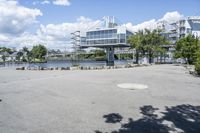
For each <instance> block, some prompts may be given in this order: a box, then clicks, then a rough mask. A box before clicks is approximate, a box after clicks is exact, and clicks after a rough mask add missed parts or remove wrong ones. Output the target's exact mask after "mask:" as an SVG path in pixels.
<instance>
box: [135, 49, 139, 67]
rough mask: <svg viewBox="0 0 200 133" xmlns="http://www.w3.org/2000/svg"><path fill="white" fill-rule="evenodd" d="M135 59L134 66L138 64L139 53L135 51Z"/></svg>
mask: <svg viewBox="0 0 200 133" xmlns="http://www.w3.org/2000/svg"><path fill="white" fill-rule="evenodd" d="M135 57H136V64H139V51H138V50H136V54H135Z"/></svg>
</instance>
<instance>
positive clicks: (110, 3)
mask: <svg viewBox="0 0 200 133" xmlns="http://www.w3.org/2000/svg"><path fill="white" fill-rule="evenodd" d="M195 15H196V16H200V0H0V46H7V47H11V48H17V49H20V48H22V47H24V46H27V47H32V46H33V45H37V44H39V43H41V44H43V45H45V46H47V47H48V48H49V49H65V48H67V49H68V48H69V49H70V47H71V44H70V33H71V32H74V31H76V30H80V31H82V32H84V31H86V30H87V29H89V28H92V27H94V28H96V26H97V27H98V26H99V25H100V24H101V23H102V21H103V17H104V16H115V17H116V18H117V21H118V23H120V24H121V25H123V26H126V27H127V28H128V29H130V30H132V31H134V32H136V31H137V30H139V29H144V28H149V29H154V28H156V26H157V23H158V22H159V21H162V20H164V21H166V22H168V23H172V22H175V21H177V20H178V19H181V18H184V17H187V16H195Z"/></svg>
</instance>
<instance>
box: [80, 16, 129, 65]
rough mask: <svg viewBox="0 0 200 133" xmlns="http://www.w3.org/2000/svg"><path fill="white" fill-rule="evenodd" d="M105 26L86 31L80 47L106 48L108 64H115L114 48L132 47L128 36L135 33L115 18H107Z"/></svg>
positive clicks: (81, 38)
mask: <svg viewBox="0 0 200 133" xmlns="http://www.w3.org/2000/svg"><path fill="white" fill-rule="evenodd" d="M105 25H106V26H105V28H101V29H95V30H89V31H86V35H85V36H84V37H80V48H89V47H97V48H103V49H105V50H106V54H107V65H114V49H115V48H119V47H130V44H128V43H127V40H128V38H129V37H130V36H131V35H133V33H132V32H131V31H129V30H128V29H127V28H126V27H125V26H118V25H117V24H116V23H115V20H114V17H113V18H110V17H108V18H106V24H105Z"/></svg>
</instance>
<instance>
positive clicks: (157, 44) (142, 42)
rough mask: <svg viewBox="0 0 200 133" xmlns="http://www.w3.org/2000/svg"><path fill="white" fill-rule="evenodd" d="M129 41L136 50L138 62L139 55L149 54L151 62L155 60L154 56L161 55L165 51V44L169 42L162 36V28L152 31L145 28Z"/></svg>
mask: <svg viewBox="0 0 200 133" xmlns="http://www.w3.org/2000/svg"><path fill="white" fill-rule="evenodd" d="M128 42H129V43H130V44H131V48H133V49H135V50H136V55H135V57H136V63H138V59H139V55H140V53H142V55H145V53H147V54H148V58H149V63H152V62H153V58H154V56H156V55H157V56H159V55H161V54H162V53H165V50H164V48H163V47H162V46H163V45H166V44H169V42H168V41H167V40H166V38H165V37H164V36H162V34H161V31H160V30H153V31H150V30H148V29H145V30H144V31H139V32H138V33H136V34H135V35H133V36H132V37H130V38H129V40H128Z"/></svg>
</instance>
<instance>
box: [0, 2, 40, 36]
mask: <svg viewBox="0 0 200 133" xmlns="http://www.w3.org/2000/svg"><path fill="white" fill-rule="evenodd" d="M37 16H42V12H41V11H40V10H39V9H30V8H26V7H23V6H20V5H19V4H18V2H17V1H15V0H0V33H1V34H21V33H23V32H24V31H25V30H26V29H27V27H28V26H30V25H31V24H33V23H35V22H36V17H37Z"/></svg>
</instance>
